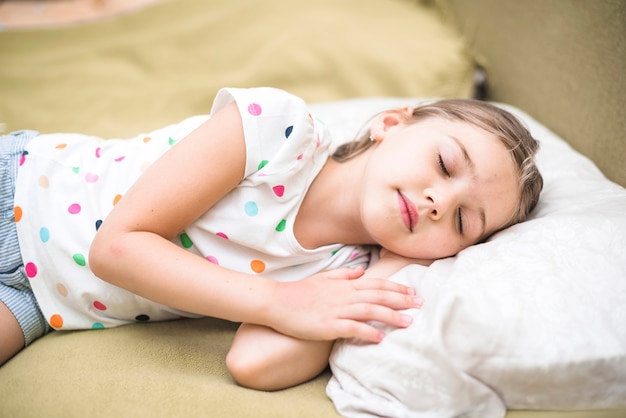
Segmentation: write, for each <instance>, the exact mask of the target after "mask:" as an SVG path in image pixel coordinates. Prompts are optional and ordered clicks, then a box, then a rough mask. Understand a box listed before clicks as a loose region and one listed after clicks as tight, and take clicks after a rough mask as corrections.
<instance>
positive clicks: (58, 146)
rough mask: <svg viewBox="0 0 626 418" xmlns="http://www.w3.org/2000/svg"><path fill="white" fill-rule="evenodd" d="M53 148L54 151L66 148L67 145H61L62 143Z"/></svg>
mask: <svg viewBox="0 0 626 418" xmlns="http://www.w3.org/2000/svg"><path fill="white" fill-rule="evenodd" d="M54 148H56V149H63V148H67V144H63V143H61V144H57V146H55V147H54Z"/></svg>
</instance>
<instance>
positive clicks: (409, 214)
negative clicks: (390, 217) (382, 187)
mask: <svg viewBox="0 0 626 418" xmlns="http://www.w3.org/2000/svg"><path fill="white" fill-rule="evenodd" d="M398 205H399V206H400V214H401V215H402V221H403V222H404V225H405V226H406V228H407V229H408V230H409V231H411V232H413V228H414V227H415V225H417V221H418V219H419V215H418V214H417V208H416V207H415V204H414V203H413V202H411V200H410V199H409V198H407V197H406V196H405V195H404V194H402V192H400V191H399V190H398Z"/></svg>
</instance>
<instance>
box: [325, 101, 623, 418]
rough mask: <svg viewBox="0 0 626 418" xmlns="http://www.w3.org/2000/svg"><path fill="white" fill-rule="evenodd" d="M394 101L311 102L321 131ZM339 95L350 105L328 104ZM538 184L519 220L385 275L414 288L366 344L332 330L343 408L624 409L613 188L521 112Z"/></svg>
mask: <svg viewBox="0 0 626 418" xmlns="http://www.w3.org/2000/svg"><path fill="white" fill-rule="evenodd" d="M394 103H395V104H396V105H398V106H400V105H405V104H407V101H406V99H396V100H395V101H394V100H392V99H389V100H372V101H354V102H352V103H350V104H348V105H347V106H345V103H333V104H327V105H323V106H321V107H320V108H316V109H315V111H316V112H317V114H319V115H320V117H323V118H327V123H328V126H329V127H330V129H331V131H332V130H333V129H334V128H335V127H336V129H337V131H338V132H341V131H342V130H345V129H355V128H357V126H355V125H354V124H352V123H350V122H349V121H351V120H365V119H366V115H368V114H371V113H373V112H375V111H377V110H381V109H384V108H386V107H388V106H390V105H393V104H394ZM340 106H345V107H346V108H348V109H351V111H349V112H346V113H340V112H339V108H340ZM504 107H505V108H507V109H509V110H511V111H512V112H513V113H514V114H517V115H518V116H519V117H520V118H521V119H522V120H523V121H524V123H525V124H526V125H527V126H528V127H529V128H530V130H531V132H532V133H533V135H534V136H535V137H536V138H537V139H539V141H540V142H541V148H540V151H539V154H538V165H539V168H540V170H541V172H542V174H543V176H544V179H545V187H544V191H543V192H542V196H541V198H540V203H539V205H538V207H537V209H536V211H535V212H534V213H533V214H532V216H531V220H529V221H527V222H525V223H522V224H518V225H515V226H513V227H511V228H508V229H506V230H504V231H502V232H500V233H498V234H496V235H495V236H493V237H492V238H491V239H490V240H489V241H488V242H486V243H484V244H480V245H477V246H474V247H470V248H468V249H466V250H464V251H462V252H461V253H460V254H458V255H457V256H456V257H452V258H448V259H444V260H439V261H436V262H435V263H433V264H432V265H431V266H430V267H429V268H425V267H422V266H418V265H415V266H409V267H406V268H405V269H403V270H401V271H400V272H398V273H396V274H395V275H394V276H392V277H391V280H394V281H398V282H401V283H404V284H408V285H411V286H413V287H414V288H415V289H416V291H417V293H418V294H420V295H421V296H423V297H424V299H425V303H424V306H423V307H422V309H420V310H412V311H410V312H411V314H412V315H413V317H414V323H413V324H412V325H411V327H409V328H407V329H391V328H390V327H382V328H383V329H384V330H385V332H386V333H387V337H386V339H385V340H384V341H383V342H382V343H381V344H379V345H370V344H362V343H360V342H358V341H351V340H347V341H341V342H338V343H337V344H336V345H335V350H334V352H333V354H332V356H331V367H332V371H333V377H332V379H331V381H330V382H329V385H328V387H327V393H328V395H329V396H330V398H331V399H332V400H333V401H334V403H335V405H336V406H337V409H338V411H339V412H340V413H341V414H342V415H344V416H355V417H356V416H359V417H361V416H387V417H455V416H468V417H481V418H490V417H494V418H495V417H503V416H504V415H505V414H506V410H507V408H509V409H566V410H569V409H594V408H598V409H602V408H607V409H610V408H624V407H626V328H624V326H623V324H624V323H626V252H624V248H626V216H625V215H624V214H626V189H624V188H623V187H621V186H619V185H617V184H615V183H613V182H611V181H609V180H607V179H606V178H605V177H604V176H603V175H602V174H601V173H600V171H599V170H598V169H597V168H596V167H595V165H594V164H593V163H592V162H591V161H590V160H588V159H587V158H585V157H583V156H582V155H580V154H579V153H577V152H576V151H574V150H573V149H572V148H571V147H569V146H568V145H567V144H566V143H565V142H564V141H563V140H562V139H561V138H559V137H558V136H556V135H555V134H554V133H552V132H551V131H549V130H548V129H546V128H545V127H543V126H542V125H541V124H539V123H538V122H537V121H535V120H534V119H532V118H531V117H530V116H528V115H527V114H525V113H523V112H521V111H519V110H518V109H515V108H513V107H510V106H504Z"/></svg>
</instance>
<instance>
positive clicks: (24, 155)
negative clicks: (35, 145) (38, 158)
mask: <svg viewBox="0 0 626 418" xmlns="http://www.w3.org/2000/svg"><path fill="white" fill-rule="evenodd" d="M27 155H28V151H24V152H22V156H21V157H20V167H21V166H23V165H24V163H25V162H26V156H27Z"/></svg>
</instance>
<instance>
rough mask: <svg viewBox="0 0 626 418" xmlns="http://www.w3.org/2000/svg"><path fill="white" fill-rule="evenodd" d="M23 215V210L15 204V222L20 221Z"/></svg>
mask: <svg viewBox="0 0 626 418" xmlns="http://www.w3.org/2000/svg"><path fill="white" fill-rule="evenodd" d="M23 215H24V211H23V210H22V207H21V206H15V207H14V208H13V217H14V219H15V222H19V221H21V220H22V216H23Z"/></svg>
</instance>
